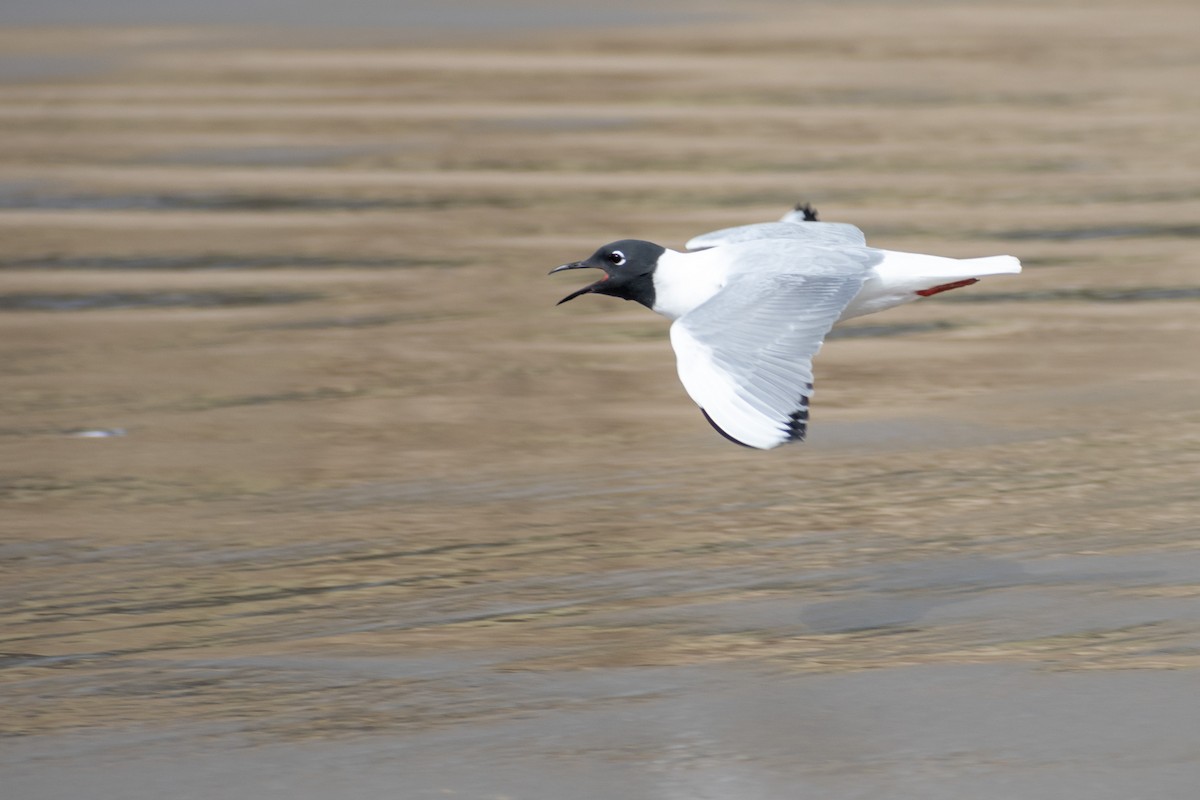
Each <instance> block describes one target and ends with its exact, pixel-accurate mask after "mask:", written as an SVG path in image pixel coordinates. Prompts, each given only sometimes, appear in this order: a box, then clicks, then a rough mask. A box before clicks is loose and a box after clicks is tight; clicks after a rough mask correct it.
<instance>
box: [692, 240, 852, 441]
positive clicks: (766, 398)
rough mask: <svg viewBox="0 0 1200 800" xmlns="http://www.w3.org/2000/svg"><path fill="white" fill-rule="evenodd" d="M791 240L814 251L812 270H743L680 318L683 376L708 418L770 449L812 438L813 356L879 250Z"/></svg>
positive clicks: (719, 427)
mask: <svg viewBox="0 0 1200 800" xmlns="http://www.w3.org/2000/svg"><path fill="white" fill-rule="evenodd" d="M755 249H758V248H755ZM785 249H788V250H793V253H804V254H806V255H807V256H808V258H809V259H810V260H811V262H810V264H809V265H808V266H809V267H810V269H808V270H806V271H805V272H803V273H798V272H784V271H778V270H771V271H768V272H766V274H763V273H761V272H753V271H740V272H737V273H735V274H734V275H733V277H732V278H731V279H730V281H729V283H728V284H727V285H726V286H725V288H723V289H722V290H721V291H720V292H719V293H717V295H716V296H714V297H713V298H712V299H711V300H709V301H708V302H706V303H704V304H703V305H701V306H699V307H698V308H696V309H694V310H693V311H691V312H689V313H687V314H685V315H684V316H682V317H680V318H679V319H678V320H676V321H675V323H674V324H672V325H671V345H672V346H673V347H674V348H675V357H676V360H677V366H678V369H679V379H680V380H681V381H682V382H683V386H684V388H685V389H686V390H687V393H688V394H689V395H690V396H691V398H692V400H694V401H695V402H696V405H698V406H700V409H701V411H702V412H703V413H704V416H705V418H706V419H707V420H708V421H709V422H710V423H711V424H712V426H713V427H714V428H716V429H717V431H719V432H720V433H721V434H722V435H724V436H725V437H726V438H728V439H731V440H732V441H734V442H737V443H738V444H742V445H745V446H747V447H757V448H760V449H763V450H767V449H770V448H773V447H778V446H779V445H781V444H786V443H787V442H797V441H802V440H803V439H804V436H805V433H806V430H807V427H808V403H809V397H810V396H811V395H812V389H813V374H812V360H813V357H814V356H815V355H816V354H817V351H818V350H820V349H821V343H822V341H824V339H825V334H827V333H828V332H829V329H830V328H832V327H833V324H834V323H835V322H836V321H837V319H838V317H839V316H841V313H842V310H843V309H845V307H846V306H847V304H849V302H850V301H851V300H852V299H853V298H854V296H855V295H856V294H857V293H858V291H859V289H861V288H862V284H863V281H864V279H865V277H866V273H867V271H868V270H869V269H870V265H871V264H872V263H873V261H874V260H875V258H876V255H875V253H874V251H871V250H867V249H861V250H860V249H852V250H847V251H842V252H835V251H832V250H825V249H823V248H811V249H810V248H801V249H795V250H794V249H793V248H785Z"/></svg>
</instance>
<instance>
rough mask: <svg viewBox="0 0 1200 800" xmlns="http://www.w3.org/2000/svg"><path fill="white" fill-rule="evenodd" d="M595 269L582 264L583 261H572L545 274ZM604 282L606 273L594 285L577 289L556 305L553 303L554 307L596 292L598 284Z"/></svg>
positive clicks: (606, 277)
mask: <svg viewBox="0 0 1200 800" xmlns="http://www.w3.org/2000/svg"><path fill="white" fill-rule="evenodd" d="M595 268H596V267H594V266H593V265H591V264H587V263H584V262H583V261H572V262H571V263H570V264H563V265H562V266H561V267H555V268H554V269H552V270H550V272H549V273H547V274H549V275H553V274H554V273H556V272H562V271H563V270H567V269H595ZM606 280H608V274H607V273H605V275H604V277H603V278H601V279H600V280H598V281H596V282H595V283H590V284H588V285H587V286H585V287H583V288H582V289H579V290H578V291H574V292H571V293H570V294H569V295H567V296H566V297H564V298H563V299H562V300H559V301H558V302H557V303H555V305H557V306H561V305H562V304H563V303H565V302H567V301H568V300H574V299H575V298H576V297H579V295H581V294H590V293H592V292H594V291H596V290H597V289H598V288H599V287H600V284H602V283H604V282H605V281H606Z"/></svg>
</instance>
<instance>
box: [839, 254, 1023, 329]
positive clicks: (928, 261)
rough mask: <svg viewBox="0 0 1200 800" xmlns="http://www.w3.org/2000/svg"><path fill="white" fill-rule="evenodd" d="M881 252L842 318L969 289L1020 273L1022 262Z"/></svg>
mask: <svg viewBox="0 0 1200 800" xmlns="http://www.w3.org/2000/svg"><path fill="white" fill-rule="evenodd" d="M879 252H880V253H882V254H883V261H881V262H879V263H878V264H876V265H875V267H874V268H873V269H872V270H871V274H870V276H869V277H868V278H867V281H866V283H864V284H863V288H862V289H861V290H860V291H859V293H858V295H857V296H856V297H855V298H854V299H853V300H851V301H850V305H848V306H847V307H846V310H845V311H844V312H843V313H842V316H841V319H850V318H851V317H861V316H862V315H863V314H874V313H875V312H876V311H883V310H884V309H887V308H892V307H894V306H898V305H903V304H904V303H910V302H912V301H913V300H916V299H917V298H919V297H927V296H930V295H933V294H940V293H941V292H942V291H946V290H949V289H956V288H959V287H961V286H966V285H968V284H971V283H974V282H975V280H976V279H978V278H985V277H987V276H989V275H1015V274H1016V273H1019V272H1020V271H1021V262H1020V261H1018V260H1017V259H1015V258H1013V257H1012V256H987V257H985V258H943V257H942V256H927V255H921V254H919V253H901V252H897V251H895V250H880V251H879Z"/></svg>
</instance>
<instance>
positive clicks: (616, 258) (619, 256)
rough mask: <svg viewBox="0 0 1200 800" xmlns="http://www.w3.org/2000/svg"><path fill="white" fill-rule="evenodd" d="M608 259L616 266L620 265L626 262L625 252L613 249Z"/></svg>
mask: <svg viewBox="0 0 1200 800" xmlns="http://www.w3.org/2000/svg"><path fill="white" fill-rule="evenodd" d="M608 260H609V261H610V262H612V265H613V266H614V267H619V266H621V265H622V264H624V263H625V254H624V253H622V252H621V251H620V250H613V251H612V252H611V253H609V254H608Z"/></svg>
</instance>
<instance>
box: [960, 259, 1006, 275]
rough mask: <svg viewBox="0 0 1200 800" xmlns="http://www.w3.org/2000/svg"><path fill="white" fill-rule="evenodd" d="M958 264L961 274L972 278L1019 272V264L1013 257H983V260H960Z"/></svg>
mask: <svg viewBox="0 0 1200 800" xmlns="http://www.w3.org/2000/svg"><path fill="white" fill-rule="evenodd" d="M958 263H959V264H961V265H962V267H963V274H964V275H969V276H970V277H972V278H982V277H984V276H986V275H1016V274H1017V273H1019V272H1020V271H1021V262H1020V261H1018V260H1017V259H1016V258H1014V257H1013V256H985V257H984V258H962V259H959V260H958Z"/></svg>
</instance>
